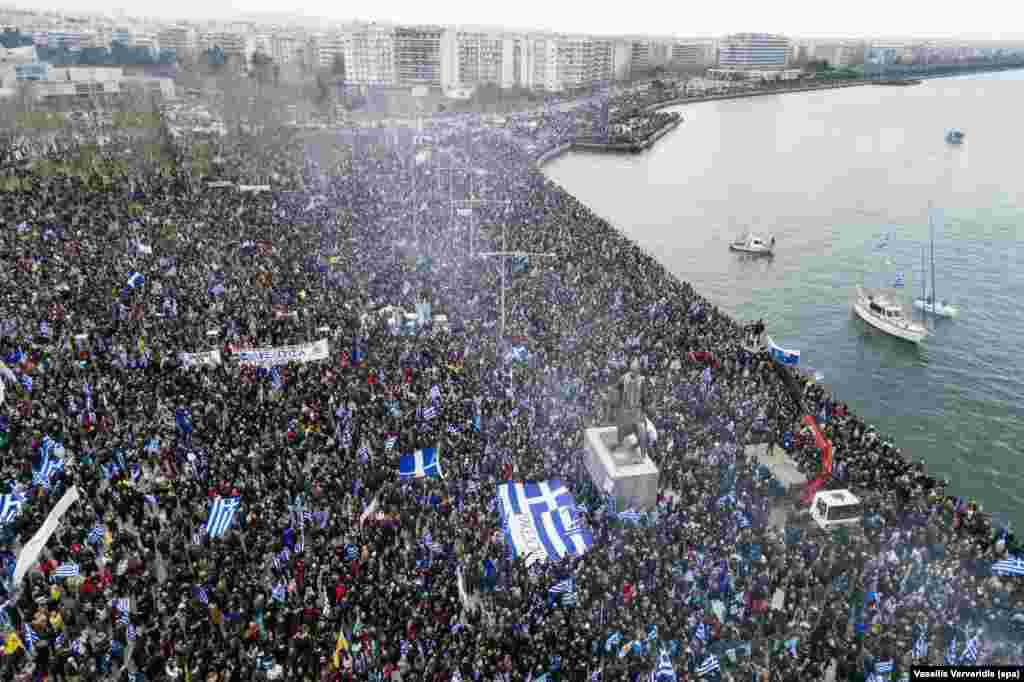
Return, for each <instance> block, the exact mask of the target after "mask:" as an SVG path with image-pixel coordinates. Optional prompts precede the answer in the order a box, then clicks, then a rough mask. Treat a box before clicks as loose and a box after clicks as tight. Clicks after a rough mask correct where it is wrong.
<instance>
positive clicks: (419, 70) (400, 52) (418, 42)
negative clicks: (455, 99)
mask: <svg viewBox="0 0 1024 682" xmlns="http://www.w3.org/2000/svg"><path fill="white" fill-rule="evenodd" d="M444 35H445V30H444V29H443V28H442V27H440V26H396V27H395V50H394V55H395V78H396V80H397V82H398V84H399V85H430V86H435V87H437V86H440V85H441V45H442V43H443V38H444Z"/></svg>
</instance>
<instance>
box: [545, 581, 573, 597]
mask: <svg viewBox="0 0 1024 682" xmlns="http://www.w3.org/2000/svg"><path fill="white" fill-rule="evenodd" d="M575 591H576V581H575V580H574V579H573V578H566V579H565V580H559V581H558V582H557V583H555V584H554V585H552V586H551V587H550V588H549V589H548V593H549V594H568V593H569V592H575Z"/></svg>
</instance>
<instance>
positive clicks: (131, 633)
mask: <svg viewBox="0 0 1024 682" xmlns="http://www.w3.org/2000/svg"><path fill="white" fill-rule="evenodd" d="M126 635H127V636H128V641H129V642H134V641H135V638H136V637H137V636H138V634H137V633H136V632H135V626H134V625H132V624H131V623H128V629H127V631H126Z"/></svg>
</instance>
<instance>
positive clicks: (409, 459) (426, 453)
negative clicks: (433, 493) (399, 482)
mask: <svg viewBox="0 0 1024 682" xmlns="http://www.w3.org/2000/svg"><path fill="white" fill-rule="evenodd" d="M398 477H399V478H427V477H431V478H443V477H444V472H443V471H442V470H441V455H440V448H424V449H423V450H417V451H416V452H414V453H412V454H411V455H402V457H401V458H399V460H398Z"/></svg>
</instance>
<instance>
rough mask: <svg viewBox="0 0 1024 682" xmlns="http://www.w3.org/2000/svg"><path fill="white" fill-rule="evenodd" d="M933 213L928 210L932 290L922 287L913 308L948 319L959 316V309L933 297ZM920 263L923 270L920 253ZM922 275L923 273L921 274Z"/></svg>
mask: <svg viewBox="0 0 1024 682" xmlns="http://www.w3.org/2000/svg"><path fill="white" fill-rule="evenodd" d="M935 223H936V220H935V211H934V210H933V209H928V229H929V232H930V233H931V243H932V244H931V254H932V288H931V293H928V292H927V291H926V290H924V286H922V292H921V298H915V299H914V307H915V308H917V309H918V310H920V311H922V312H925V313H930V314H932V315H935V316H938V317H949V318H953V317H956V316H957V315H958V314H960V309H959V308H957V307H956V306H954V305H951V304H950V303H948V302H946V301H945V300H938V299H937V298H936V297H935ZM921 255H922V263H921V269H922V270H924V262H923V256H924V253H923V252H922V254H921ZM922 274H923V273H922Z"/></svg>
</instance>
